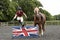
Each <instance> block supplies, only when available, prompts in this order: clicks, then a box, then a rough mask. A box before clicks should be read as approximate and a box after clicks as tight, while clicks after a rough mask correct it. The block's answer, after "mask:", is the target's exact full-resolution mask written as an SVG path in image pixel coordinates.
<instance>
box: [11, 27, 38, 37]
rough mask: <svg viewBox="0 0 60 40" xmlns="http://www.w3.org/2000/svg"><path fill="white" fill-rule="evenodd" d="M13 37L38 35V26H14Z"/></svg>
mask: <svg viewBox="0 0 60 40" xmlns="http://www.w3.org/2000/svg"><path fill="white" fill-rule="evenodd" d="M12 29H13V30H12V34H13V37H27V36H29V37H30V36H38V27H34V26H25V27H23V28H22V27H20V26H14V27H13V28H12Z"/></svg>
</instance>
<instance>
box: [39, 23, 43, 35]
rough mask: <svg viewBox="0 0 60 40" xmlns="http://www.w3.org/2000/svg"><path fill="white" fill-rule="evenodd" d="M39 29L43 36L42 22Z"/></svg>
mask: <svg viewBox="0 0 60 40" xmlns="http://www.w3.org/2000/svg"><path fill="white" fill-rule="evenodd" d="M39 31H40V34H41V35H42V36H43V29H42V24H40V25H39Z"/></svg>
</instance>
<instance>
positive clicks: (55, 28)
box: [0, 25, 60, 40]
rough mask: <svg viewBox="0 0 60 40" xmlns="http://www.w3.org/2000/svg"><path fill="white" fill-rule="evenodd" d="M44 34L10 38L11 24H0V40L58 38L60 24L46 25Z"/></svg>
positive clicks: (59, 35)
mask: <svg viewBox="0 0 60 40" xmlns="http://www.w3.org/2000/svg"><path fill="white" fill-rule="evenodd" d="M45 29H46V31H45V33H44V36H42V37H40V38H31V39H30V38H29V39H22V38H21V39H11V36H12V26H4V27H1V26H0V40H60V25H46V26H45Z"/></svg>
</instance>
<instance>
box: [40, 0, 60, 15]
mask: <svg viewBox="0 0 60 40" xmlns="http://www.w3.org/2000/svg"><path fill="white" fill-rule="evenodd" d="M39 1H40V2H41V4H42V5H43V9H44V10H47V11H48V12H49V13H50V14H51V15H52V16H53V15H58V14H60V0H39Z"/></svg>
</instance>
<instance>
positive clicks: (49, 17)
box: [40, 9, 52, 20]
mask: <svg viewBox="0 0 60 40" xmlns="http://www.w3.org/2000/svg"><path fill="white" fill-rule="evenodd" d="M40 12H41V13H43V14H45V15H46V20H52V15H51V14H50V13H49V12H48V11H46V10H43V9H40Z"/></svg>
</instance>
